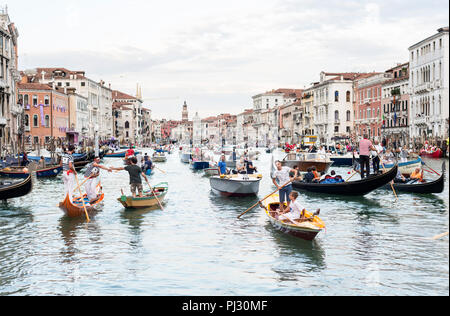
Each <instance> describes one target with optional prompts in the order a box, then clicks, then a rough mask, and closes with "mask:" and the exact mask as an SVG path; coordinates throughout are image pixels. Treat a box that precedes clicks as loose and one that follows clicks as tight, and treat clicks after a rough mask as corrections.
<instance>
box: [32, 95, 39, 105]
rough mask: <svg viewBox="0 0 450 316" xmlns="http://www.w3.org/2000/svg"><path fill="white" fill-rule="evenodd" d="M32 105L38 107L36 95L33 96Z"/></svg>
mask: <svg viewBox="0 0 450 316" xmlns="http://www.w3.org/2000/svg"><path fill="white" fill-rule="evenodd" d="M33 105H38V97H37V95H33Z"/></svg>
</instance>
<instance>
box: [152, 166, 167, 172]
mask: <svg viewBox="0 0 450 316" xmlns="http://www.w3.org/2000/svg"><path fill="white" fill-rule="evenodd" d="M154 167H155V169H158V170H159V171H161V172H162V173H164V174H166V172H165V171H163V170H161V169H159V168H158V167H157V166H154Z"/></svg>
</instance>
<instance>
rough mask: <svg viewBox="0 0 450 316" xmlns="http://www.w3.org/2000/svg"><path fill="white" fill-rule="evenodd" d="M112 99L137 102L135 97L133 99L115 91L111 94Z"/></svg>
mask: <svg viewBox="0 0 450 316" xmlns="http://www.w3.org/2000/svg"><path fill="white" fill-rule="evenodd" d="M112 97H113V99H114V100H130V99H131V100H137V98H136V97H133V96H131V95H129V94H126V93H123V92H120V91H117V90H113V92H112Z"/></svg>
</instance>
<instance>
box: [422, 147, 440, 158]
mask: <svg viewBox="0 0 450 316" xmlns="http://www.w3.org/2000/svg"><path fill="white" fill-rule="evenodd" d="M420 156H422V157H425V158H432V159H439V158H443V157H444V152H443V151H442V150H441V149H440V148H438V149H436V150H435V151H426V150H422V151H421V152H420Z"/></svg>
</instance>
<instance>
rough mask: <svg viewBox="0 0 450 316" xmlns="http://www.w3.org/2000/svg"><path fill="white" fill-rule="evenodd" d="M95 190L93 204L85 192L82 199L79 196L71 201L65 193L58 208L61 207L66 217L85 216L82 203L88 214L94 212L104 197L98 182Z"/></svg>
mask: <svg viewBox="0 0 450 316" xmlns="http://www.w3.org/2000/svg"><path fill="white" fill-rule="evenodd" d="M97 190H98V193H97V200H96V201H95V203H93V204H91V203H90V201H89V200H88V198H87V195H86V194H85V195H83V199H81V198H80V197H76V198H74V199H73V201H72V202H70V199H69V195H66V198H65V199H64V201H63V202H61V203H59V208H60V209H62V210H63V211H64V213H65V214H66V215H67V216H68V217H82V216H86V213H85V210H84V206H83V203H84V205H85V206H86V210H87V212H88V214H92V213H95V212H97V211H98V206H99V204H100V203H101V202H102V201H103V199H104V198H105V193H103V191H102V188H101V185H100V184H99V185H98V187H97Z"/></svg>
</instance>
